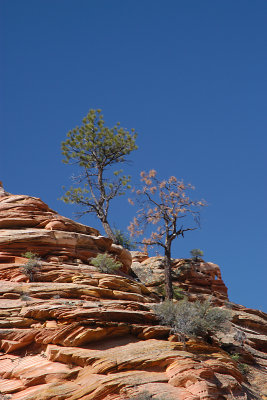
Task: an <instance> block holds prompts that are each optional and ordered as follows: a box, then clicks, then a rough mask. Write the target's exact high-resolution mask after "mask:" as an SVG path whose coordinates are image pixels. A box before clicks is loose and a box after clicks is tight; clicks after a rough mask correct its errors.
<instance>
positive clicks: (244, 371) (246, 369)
mask: <svg viewBox="0 0 267 400" xmlns="http://www.w3.org/2000/svg"><path fill="white" fill-rule="evenodd" d="M230 357H231V359H232V360H233V361H235V362H236V363H237V368H238V369H239V371H240V372H241V374H242V375H247V374H248V373H249V367H248V365H247V364H245V363H242V362H240V359H241V356H240V354H238V353H234V354H231V355H230Z"/></svg>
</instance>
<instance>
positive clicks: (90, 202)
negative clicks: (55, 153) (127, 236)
mask: <svg viewBox="0 0 267 400" xmlns="http://www.w3.org/2000/svg"><path fill="white" fill-rule="evenodd" d="M136 137H137V134H136V132H135V130H134V129H132V130H131V131H128V130H127V129H124V128H122V127H121V126H120V123H119V122H118V123H117V124H116V125H115V126H114V127H113V128H108V127H107V126H105V121H104V118H103V115H102V114H101V110H89V113H88V115H87V116H86V117H85V118H84V119H83V120H82V125H81V126H80V127H76V128H74V129H72V130H71V131H69V132H68V134H67V139H66V140H65V141H64V142H62V146H61V148H62V154H63V156H64V160H63V162H64V163H65V164H72V165H73V164H75V165H76V166H77V167H78V169H79V174H78V175H77V176H75V177H74V178H73V180H74V182H75V186H71V187H70V188H69V189H68V190H67V191H66V193H65V195H64V196H63V197H62V200H63V201H64V202H66V203H72V204H73V203H74V204H78V205H79V206H82V207H83V208H84V211H83V212H81V215H83V214H87V213H92V214H94V215H96V216H97V217H98V218H99V219H100V221H101V222H102V225H103V227H104V230H105V232H106V234H107V235H108V236H109V237H110V238H111V239H112V240H113V241H114V242H115V236H114V233H113V231H112V229H111V227H110V224H109V222H108V211H109V206H110V202H111V200H113V199H114V198H116V197H117V196H121V195H124V194H125V192H126V190H127V189H129V188H130V185H129V182H130V176H128V175H123V171H122V169H119V170H114V169H113V167H114V166H116V165H117V164H122V163H124V162H125V161H126V158H127V156H128V155H129V154H130V153H131V152H132V151H133V150H136V149H137V146H136V144H135V140H136Z"/></svg>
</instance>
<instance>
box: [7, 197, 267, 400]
mask: <svg viewBox="0 0 267 400" xmlns="http://www.w3.org/2000/svg"><path fill="white" fill-rule="evenodd" d="M0 227H1V229H0V399H3V400H8V399H11V400H126V399H132V398H135V399H138V398H141V395H142V394H144V393H147V399H149V398H151V399H152V398H153V399H154V400H208V399H210V400H223V399H226V400H230V399H231V400H232V399H238V400H249V399H255V400H259V399H266V398H267V397H266V396H267V390H266V367H267V355H266V344H267V340H266V333H267V332H266V330H267V329H266V320H267V316H266V314H264V313H263V312H261V311H257V310H251V309H247V308H245V307H243V306H239V305H236V304H233V303H229V302H228V297H227V288H226V287H225V285H224V283H223V281H222V278H221V273H220V269H219V267H218V266H216V265H215V264H212V263H205V262H201V263H198V264H190V262H189V260H174V267H173V271H174V275H175V274H176V277H174V278H175V282H176V283H175V284H176V285H177V287H179V288H181V289H182V290H183V291H184V293H186V294H187V295H188V297H189V298H190V299H191V300H194V299H196V298H206V297H207V296H212V299H213V301H214V303H215V304H218V305H220V306H223V307H225V306H226V305H227V307H228V308H230V309H231V312H232V322H231V326H229V330H228V332H227V334H218V335H216V336H214V337H213V338H212V343H211V344H208V343H205V342H204V341H202V340H201V339H200V338H199V339H197V340H193V339H190V340H188V341H187V342H186V347H184V345H183V343H181V342H179V337H177V336H176V335H174V334H173V332H171V330H170V328H169V327H167V326H162V325H160V324H159V321H158V319H157V317H156V315H155V314H154V312H153V311H152V308H151V305H152V303H154V302H157V301H159V300H160V297H159V294H160V293H157V290H156V288H157V286H159V285H160V284H161V283H162V272H163V270H162V259H161V258H159V257H157V258H155V257H154V258H150V259H149V258H148V257H145V256H144V255H142V254H140V253H139V254H137V253H135V254H133V260H134V262H133V265H132V268H133V270H134V272H135V274H137V275H138V277H139V278H140V280H137V279H133V278H132V277H131V275H129V274H128V273H129V272H130V267H131V262H132V256H131V254H130V253H129V252H128V251H127V250H125V249H123V248H121V247H120V246H116V245H114V244H113V243H112V242H111V241H110V240H109V239H108V238H105V237H103V236H100V234H99V232H98V231H96V230H94V229H93V228H90V227H86V226H85V225H82V224H78V223H76V222H74V221H71V220H69V219H67V218H64V217H61V216H59V215H58V214H57V213H55V212H54V211H52V210H51V209H49V207H48V206H47V205H45V204H44V203H43V202H42V201H41V200H40V199H36V198H32V197H29V196H14V195H9V194H7V193H6V192H5V193H4V194H3V195H2V196H1V197H0ZM26 251H32V252H34V253H36V254H38V256H39V257H40V259H39V260H37V264H36V266H35V268H34V270H33V271H31V275H29V271H28V270H27V263H28V259H27V258H25V257H23V256H22V254H24V253H25V252H26ZM104 252H107V253H109V254H110V255H111V256H113V257H114V258H116V259H119V260H121V261H122V263H123V267H122V269H121V270H120V271H118V272H117V273H116V274H104V273H101V272H99V271H98V270H97V268H96V267H94V266H92V265H91V264H90V258H91V257H94V256H95V255H97V254H99V253H104ZM149 271H151V272H149ZM231 354H232V355H236V354H238V357H239V360H237V357H231ZM244 366H245V367H246V368H244ZM242 368H243V369H242ZM245 369H247V371H245ZM245 372H247V373H246V374H245Z"/></svg>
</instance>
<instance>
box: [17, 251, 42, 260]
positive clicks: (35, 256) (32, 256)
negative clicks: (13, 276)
mask: <svg viewBox="0 0 267 400" xmlns="http://www.w3.org/2000/svg"><path fill="white" fill-rule="evenodd" d="M21 255H22V257H25V258H29V259H30V260H33V259H35V260H36V259H39V258H38V254H36V253H33V252H31V251H26V253H22V254H21Z"/></svg>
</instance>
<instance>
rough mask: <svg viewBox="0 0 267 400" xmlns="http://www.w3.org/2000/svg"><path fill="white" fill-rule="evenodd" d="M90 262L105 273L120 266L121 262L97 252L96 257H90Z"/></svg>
mask: <svg viewBox="0 0 267 400" xmlns="http://www.w3.org/2000/svg"><path fill="white" fill-rule="evenodd" d="M91 264H92V265H94V266H95V267H96V268H98V269H99V271H101V272H104V273H105V274H112V273H113V272H115V271H117V270H118V269H119V268H120V267H121V266H122V263H121V262H119V261H115V260H114V259H113V258H112V257H110V256H109V255H108V254H106V253H105V254H98V255H97V257H95V258H93V259H91Z"/></svg>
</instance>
